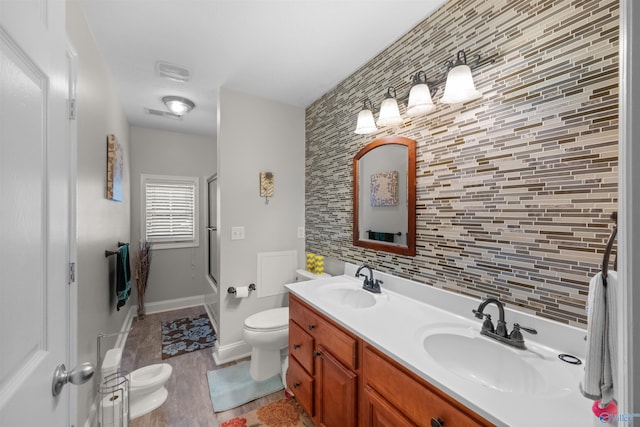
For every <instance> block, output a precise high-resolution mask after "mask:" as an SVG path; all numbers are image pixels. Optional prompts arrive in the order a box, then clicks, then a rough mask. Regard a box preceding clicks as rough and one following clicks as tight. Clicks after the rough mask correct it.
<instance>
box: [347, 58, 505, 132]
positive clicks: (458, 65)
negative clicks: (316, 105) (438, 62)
mask: <svg viewBox="0 0 640 427" xmlns="http://www.w3.org/2000/svg"><path fill="white" fill-rule="evenodd" d="M474 56H475V58H474V59H473V60H472V61H470V62H469V63H467V55H466V53H465V52H464V51H463V50H460V51H458V53H457V54H456V59H455V61H452V60H449V61H447V62H446V63H445V65H446V70H445V72H444V73H443V74H442V75H441V76H440V77H439V78H438V79H437V80H434V81H429V80H427V75H426V73H425V72H424V71H418V72H417V73H416V74H414V75H413V76H411V83H412V85H411V90H410V91H409V93H408V94H407V96H405V97H404V98H400V100H401V101H407V100H408V101H407V116H409V117H419V116H424V115H425V114H429V113H430V112H432V111H433V110H434V109H435V105H434V104H433V98H432V97H433V96H434V95H435V94H436V93H437V92H438V87H439V86H441V85H443V84H444V87H445V89H444V94H443V95H442V99H441V101H442V103H444V104H457V103H464V102H468V101H471V100H473V99H477V98H479V97H481V96H482V93H480V91H478V90H476V86H475V83H474V82H473V76H472V74H471V72H472V71H473V70H476V69H478V68H480V67H483V66H485V65H489V64H493V63H494V62H495V56H493V57H489V58H486V59H483V60H481V59H480V55H474ZM396 98H397V95H396V90H395V88H394V87H393V86H390V87H389V88H388V89H387V93H386V94H385V96H384V100H383V101H382V104H381V105H380V115H379V117H378V126H380V127H387V126H388V127H393V126H398V125H400V124H401V123H402V122H403V120H402V116H400V111H399V109H398V101H397V99H396ZM367 104H368V105H367ZM373 110H374V108H373V103H372V102H371V101H370V100H369V99H368V98H367V99H365V100H364V105H363V108H362V110H361V111H360V113H358V122H357V124H356V130H355V133H357V134H359V135H366V134H369V133H372V132H375V131H377V130H378V127H377V126H376V124H375V122H374V118H373V113H374V111H373Z"/></svg>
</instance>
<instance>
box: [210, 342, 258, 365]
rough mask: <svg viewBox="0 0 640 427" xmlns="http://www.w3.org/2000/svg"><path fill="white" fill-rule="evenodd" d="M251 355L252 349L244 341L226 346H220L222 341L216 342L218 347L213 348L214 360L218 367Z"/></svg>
mask: <svg viewBox="0 0 640 427" xmlns="http://www.w3.org/2000/svg"><path fill="white" fill-rule="evenodd" d="M250 355H251V347H250V346H249V345H248V344H247V343H246V342H244V341H237V342H234V343H231V344H228V345H224V346H221V345H220V341H216V345H215V346H214V347H213V360H214V361H215V362H216V365H218V366H219V365H224V364H225V363H229V362H233V361H234V360H238V359H242V358H244V357H248V356H250Z"/></svg>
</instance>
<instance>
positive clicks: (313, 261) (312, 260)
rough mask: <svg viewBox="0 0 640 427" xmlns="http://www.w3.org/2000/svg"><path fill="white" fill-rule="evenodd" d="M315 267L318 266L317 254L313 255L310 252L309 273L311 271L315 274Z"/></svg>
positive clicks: (308, 255) (308, 257)
mask: <svg viewBox="0 0 640 427" xmlns="http://www.w3.org/2000/svg"><path fill="white" fill-rule="evenodd" d="M315 265H316V259H315V254H312V253H311V252H309V253H308V254H307V271H310V272H312V273H313V272H314V270H315Z"/></svg>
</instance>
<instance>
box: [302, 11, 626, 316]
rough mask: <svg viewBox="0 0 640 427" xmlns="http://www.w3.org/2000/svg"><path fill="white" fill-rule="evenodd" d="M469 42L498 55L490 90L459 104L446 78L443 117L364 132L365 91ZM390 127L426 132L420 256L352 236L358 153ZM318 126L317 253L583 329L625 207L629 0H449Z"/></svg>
mask: <svg viewBox="0 0 640 427" xmlns="http://www.w3.org/2000/svg"><path fill="white" fill-rule="evenodd" d="M460 49H464V50H465V51H466V52H467V53H472V54H475V53H481V54H482V55H483V56H495V59H496V61H495V63H494V64H492V65H489V66H487V67H484V68H482V69H479V70H477V71H475V72H474V78H475V81H476V86H477V87H478V89H479V90H480V91H481V92H482V93H483V97H482V99H479V100H475V101H470V102H468V103H466V104H464V105H453V106H447V105H444V104H440V103H438V101H439V100H440V97H441V96H442V89H443V88H441V89H440V90H439V91H438V93H437V94H436V95H435V97H434V101H435V102H436V103H438V105H437V109H436V111H435V112H433V113H431V114H430V115H429V116H427V117H423V118H420V119H417V120H416V119H414V120H408V119H405V123H404V124H403V125H401V126H400V127H399V128H397V129H395V130H380V131H378V132H376V133H374V134H371V135H364V136H362V135H355V134H354V133H353V130H354V129H355V122H356V116H357V113H358V111H359V110H360V108H361V105H362V100H363V99H364V98H366V97H369V98H371V99H372V100H373V102H374V103H375V104H376V105H379V104H380V101H381V100H382V98H383V94H384V92H385V91H386V88H387V87H388V86H391V85H394V86H395V87H396V89H397V92H398V94H399V95H404V94H406V93H407V92H408V90H409V76H410V75H412V74H413V73H415V72H416V71H419V70H421V69H422V70H424V71H425V72H426V73H427V75H428V76H429V77H430V78H434V77H436V76H438V75H439V74H440V73H442V72H443V66H442V64H444V63H445V61H446V60H448V59H452V58H453V57H454V55H455V54H456V52H457V51H458V50H460ZM404 108H405V106H404V105H401V107H400V111H401V113H402V114H404ZM386 135H400V136H404V137H408V138H412V139H415V140H416V141H417V254H416V256H415V257H405V256H398V255H393V254H388V253H383V252H374V251H371V250H367V249H363V248H359V247H355V246H353V245H352V242H351V241H352V200H351V196H352V190H353V189H352V159H353V157H354V155H355V154H356V153H357V152H358V150H359V149H361V148H362V147H364V146H365V145H366V144H368V143H369V142H371V141H373V140H374V139H377V138H379V137H381V136H386ZM306 138H307V141H306V144H307V145H306V150H307V151H306V236H307V237H306V239H307V240H306V248H307V250H308V251H310V252H315V253H320V254H323V255H326V256H331V257H335V258H337V259H340V260H343V261H350V262H354V263H360V262H363V261H367V262H369V263H371V264H372V265H373V266H374V267H375V268H376V269H378V270H380V271H386V272H389V273H392V274H396V275H398V276H402V277H406V278H411V279H413V280H416V281H418V282H421V283H425V284H426V285H431V286H436V287H438V288H443V289H447V290H450V291H453V292H459V293H462V294H466V295H471V296H475V297H482V298H485V297H497V298H499V299H500V300H502V301H504V302H506V304H507V306H509V307H514V308H516V309H519V310H522V311H526V312H529V313H534V314H536V315H539V316H543V317H546V318H550V319H554V320H557V321H560V322H563V323H568V324H572V325H576V326H581V327H585V325H586V316H585V310H584V307H585V305H586V299H587V291H588V282H589V279H590V277H591V276H592V275H594V274H595V273H596V272H597V271H599V270H600V263H601V260H602V253H603V251H604V248H605V245H606V242H607V239H608V236H609V233H610V229H611V227H612V223H611V220H610V219H609V216H610V214H611V213H612V212H613V211H615V210H617V190H618V185H617V183H618V2H617V1H588V0H576V1H569V0H556V1H552V0H545V1H529V0H526V1H514V0H502V1H499V0H487V1H480V0H474V1H471V0H459V1H456V0H453V1H450V2H448V3H447V4H445V5H444V6H443V7H441V8H440V9H439V10H438V11H436V12H435V13H434V14H433V15H432V16H430V17H428V18H427V19H426V20H424V21H423V22H422V23H420V24H419V25H418V26H417V27H416V28H414V29H413V30H412V31H410V32H409V33H407V34H406V35H404V36H403V37H402V38H401V39H400V40H398V41H396V42H395V43H393V44H392V45H391V46H390V47H388V48H387V49H385V50H384V51H383V52H382V53H380V55H378V56H377V57H376V58H374V59H373V60H371V61H370V62H369V63H367V64H366V65H365V66H363V67H362V68H361V69H360V70H358V71H356V72H355V73H354V74H353V75H351V76H350V77H348V78H347V79H346V80H344V81H343V82H342V83H340V84H339V85H338V87H336V88H335V89H334V90H333V91H331V92H329V93H327V94H325V95H324V96H323V97H322V98H320V99H318V100H317V101H316V102H314V103H313V104H312V105H311V106H309V107H308V109H307V112H306ZM612 258H613V257H612Z"/></svg>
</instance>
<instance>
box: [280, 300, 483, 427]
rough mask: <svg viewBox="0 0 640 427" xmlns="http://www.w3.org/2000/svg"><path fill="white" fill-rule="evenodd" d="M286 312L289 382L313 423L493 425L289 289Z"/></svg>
mask: <svg viewBox="0 0 640 427" xmlns="http://www.w3.org/2000/svg"><path fill="white" fill-rule="evenodd" d="M289 315H290V323H289V356H290V358H289V371H288V373H287V385H288V387H289V388H290V389H291V390H293V392H294V393H295V395H296V397H297V399H298V401H299V402H300V404H301V405H302V407H303V408H304V409H305V410H306V411H307V414H309V416H311V417H312V418H313V420H314V421H315V423H316V425H320V426H344V427H347V426H356V425H358V424H357V422H358V419H361V420H362V423H360V424H359V425H361V426H367V427H369V426H370V427H373V426H378V427H382V426H388V427H402V426H407V427H408V426H414V425H431V426H435V427H437V426H444V425H445V423H447V424H446V425H453V426H461V427H464V426H490V425H493V424H492V423H490V422H488V421H487V420H485V419H483V418H482V417H480V416H479V415H477V414H475V413H474V412H472V411H470V410H469V409H468V408H466V407H465V406H464V405H462V404H460V403H459V402H457V401H456V400H455V399H452V398H451V397H449V396H447V395H446V394H445V393H442V392H441V391H440V390H438V389H437V388H434V387H433V386H431V385H430V384H429V383H427V382H426V381H424V380H423V379H421V378H419V377H417V376H416V375H415V374H413V373H412V372H411V371H408V370H407V369H405V368H403V367H402V366H401V365H399V364H398V363H396V362H395V361H393V360H392V359H390V358H389V357H387V356H385V355H384V354H382V353H381V352H380V351H378V350H376V349H375V347H374V346H372V345H370V344H368V343H367V342H366V341H364V340H362V339H360V338H358V337H357V336H355V335H353V334H351V333H349V332H348V331H346V330H344V329H343V328H341V327H340V326H339V325H337V324H335V323H334V322H332V321H331V320H330V319H328V318H327V317H325V316H323V315H322V314H320V313H319V312H318V311H317V310H315V309H314V308H312V307H311V306H309V305H307V304H305V303H304V302H302V301H301V300H300V299H299V298H297V297H295V296H293V295H290V299H289ZM359 396H360V398H358V397H359ZM358 412H359V414H360V415H359V417H358V416H357V414H358Z"/></svg>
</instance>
